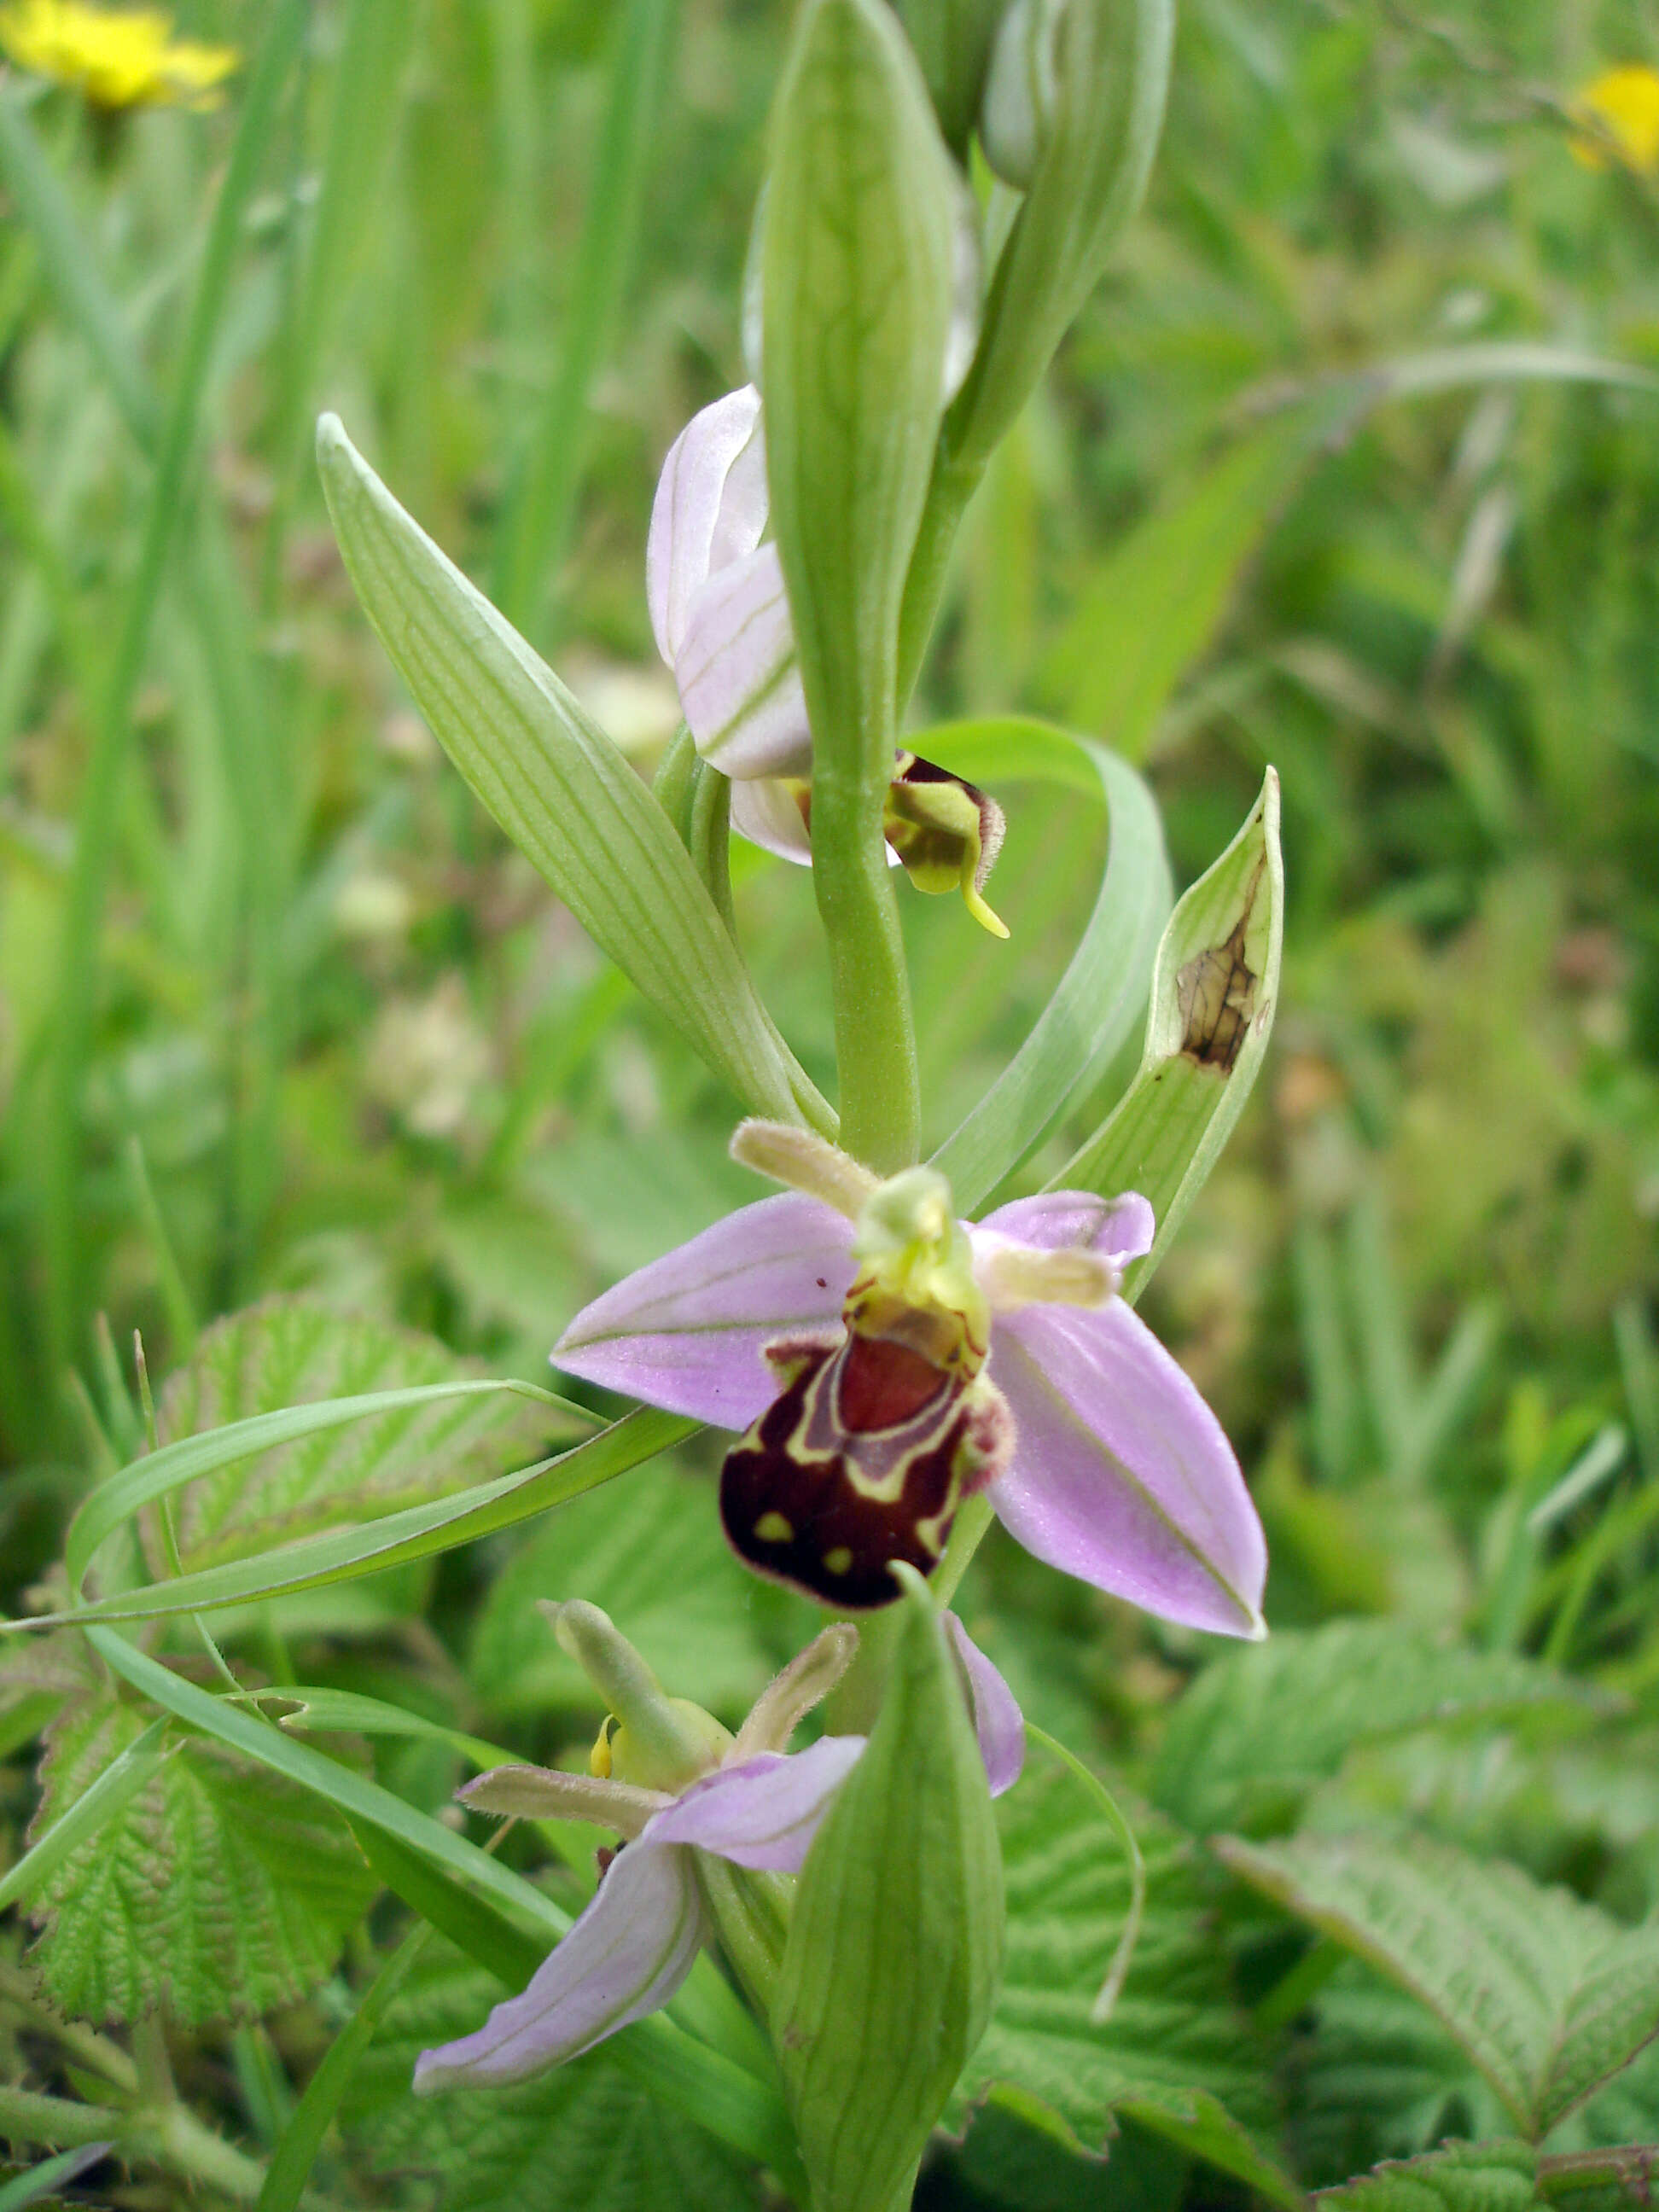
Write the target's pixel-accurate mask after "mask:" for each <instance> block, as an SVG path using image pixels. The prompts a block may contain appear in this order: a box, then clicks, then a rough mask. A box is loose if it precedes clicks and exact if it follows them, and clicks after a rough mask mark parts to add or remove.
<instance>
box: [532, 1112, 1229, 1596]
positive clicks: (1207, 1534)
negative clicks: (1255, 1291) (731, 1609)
mask: <svg viewBox="0 0 1659 2212" xmlns="http://www.w3.org/2000/svg"><path fill="white" fill-rule="evenodd" d="M732 1152H733V1155H734V1156H735V1157H736V1158H738V1159H740V1160H742V1161H744V1163H745V1164H748V1165H750V1166H752V1167H755V1168H757V1169H759V1170H761V1171H762V1172H763V1173H765V1174H768V1175H769V1176H772V1177H773V1178H774V1179H775V1181H778V1182H784V1183H787V1184H788V1185H790V1186H791V1188H789V1189H788V1190H787V1192H786V1193H785V1194H783V1195H781V1196H778V1197H774V1198H769V1199H763V1200H760V1201H759V1202H758V1203H757V1204H756V1205H753V1206H744V1207H743V1208H742V1209H741V1210H740V1211H738V1212H736V1213H733V1214H731V1215H729V1216H728V1217H727V1218H726V1219H725V1220H724V1221H720V1222H718V1223H716V1224H715V1225H714V1227H713V1228H712V1229H708V1230H706V1231H703V1233H702V1235H701V1236H699V1237H693V1238H692V1240H691V1241H690V1243H688V1244H684V1245H682V1246H681V1247H680V1249H678V1251H675V1252H671V1253H668V1254H667V1255H665V1256H664V1257H663V1258H662V1259H660V1260H657V1261H653V1262H652V1264H651V1265H650V1266H648V1267H642V1268H641V1269H640V1270H639V1271H638V1272H637V1273H635V1274H632V1275H630V1276H629V1277H628V1278H627V1279H625V1280H624V1281H623V1282H621V1283H619V1284H617V1286H616V1287H615V1288H614V1289H613V1290H611V1291H606V1292H605V1295H604V1296H603V1297H600V1298H599V1299H597V1300H596V1301H595V1302H594V1303H593V1304H592V1305H590V1306H588V1307H587V1308H586V1310H585V1311H584V1312H582V1313H580V1314H579V1315H578V1316H576V1318H575V1320H574V1321H573V1322H571V1324H570V1326H569V1328H568V1329H567V1330H566V1331H565V1333H564V1334H563V1336H562V1338H561V1339H560V1340H559V1342H558V1344H557V1345H556V1346H555V1347H554V1352H553V1359H554V1363H555V1364H556V1365H557V1366H559V1367H562V1368H563V1369H566V1370H568V1372H569V1373H571V1374H573V1375H577V1376H581V1377H582V1378H583V1379H585V1380H586V1381H587V1382H590V1383H600V1384H603V1385H605V1387H606V1388H608V1389H614V1390H617V1391H621V1392H623V1393H625V1394H626V1395H629V1396H630V1397H633V1398H637V1399H641V1400H642V1401H645V1402H646V1403H647V1404H650V1405H654V1406H661V1407H667V1408H668V1409H670V1410H671V1411H672V1412H674V1413H683V1414H686V1415H688V1416H690V1417H691V1418H693V1419H698V1420H703V1421H708V1422H711V1423H713V1424H714V1425H717V1426H719V1427H723V1428H726V1429H733V1430H740V1431H744V1434H743V1435H742V1437H741V1438H740V1441H739V1442H738V1443H737V1444H736V1445H735V1446H734V1447H733V1448H732V1450H731V1451H730V1452H728V1453H727V1455H726V1463H725V1467H724V1469H723V1472H722V1475H721V1481H720V1509H721V1516H722V1519H723V1521H724V1522H725V1526H726V1534H727V1536H728V1538H729V1539H730V1541H732V1545H733V1547H734V1548H735V1549H736V1550H737V1552H738V1554H739V1555H740V1556H741V1557H742V1558H743V1559H744V1560H746V1561H747V1562H748V1564H749V1565H750V1566H752V1567H754V1568H756V1569H757V1571H759V1572H761V1573H763V1574H766V1575H769V1576H771V1577H774V1578H775V1579H776V1580H779V1581H782V1582H786V1583H792V1584H793V1585H794V1586H795V1587H797V1588H799V1589H805V1590H806V1591H807V1592H808V1593H809V1594H810V1595H812V1596H814V1597H817V1598H818V1599H819V1600H820V1601H822V1602H823V1603H825V1604H827V1605H829V1606H832V1607H835V1608H836V1610H837V1611H855V1610H858V1609H860V1608H867V1607H876V1606H881V1605H886V1604H889V1603H890V1602H892V1601H893V1600H894V1599H895V1598H896V1596H897V1595H898V1589H897V1584H896V1582H895V1581H894V1579H893V1577H892V1576H891V1575H890V1573H889V1571H888V1563H889V1562H890V1561H891V1560H894V1559H902V1560H905V1561H908V1563H909V1564H910V1565H912V1566H914V1567H915V1568H916V1569H917V1570H918V1571H920V1572H921V1573H923V1574H927V1573H930V1572H931V1571H933V1568H934V1567H936V1566H937V1565H938V1564H939V1559H940V1558H941V1557H942V1556H943V1553H944V1547H945V1541H946V1539H947V1538H948V1536H949V1534H950V1529H951V1522H952V1520H953V1518H954V1516H955V1515H956V1512H957V1508H958V1507H959V1506H960V1504H961V1503H962V1500H963V1498H965V1497H968V1496H970V1495H971V1494H973V1493H974V1492H976V1491H983V1492H984V1493H985V1495H986V1497H987V1499H988V1501H989V1503H990V1504H991V1505H992V1506H993V1508H994V1510H995V1512H996V1514H997V1516H998V1517H999V1518H1000V1520H1001V1521H1002V1522H1003V1525H1004V1526H1005V1527H1006V1528H1007V1529H1008V1530H1009V1532H1010V1533H1011V1534H1012V1535H1013V1536H1014V1537H1015V1538H1016V1539H1017V1540H1018V1542H1020V1543H1021V1544H1023V1545H1024V1547H1025V1549H1026V1550H1027V1551H1029V1552H1031V1553H1034V1554H1035V1555H1036V1557H1037V1558H1038V1559H1043V1560H1046V1561H1047V1562H1048V1564H1049V1565H1052V1566H1056V1567H1059V1568H1060V1569H1062V1570H1063V1571H1065V1572H1066V1573H1067V1574H1070V1575H1074V1576H1076V1577H1079V1579H1080V1580H1081V1581H1084V1582H1086V1583H1092V1584H1093V1585H1094V1586H1095V1587H1096V1588H1097V1589H1103V1590H1107V1591H1109V1592H1110V1593H1111V1594H1112V1595H1115V1596H1117V1597H1121V1598H1127V1600H1129V1601H1130V1602H1132V1603H1133V1604H1135V1605H1139V1606H1141V1607H1145V1608H1146V1611H1148V1612H1149V1613H1158V1614H1160V1615H1162V1616H1163V1617H1164V1619H1165V1620H1172V1621H1177V1622H1182V1623H1184V1624H1186V1625H1188V1626H1193V1627H1197V1628H1203V1629H1209V1630H1212V1631H1213V1632H1218V1633H1220V1634H1223V1635H1231V1636H1243V1637H1250V1638H1256V1637H1260V1636H1261V1635H1263V1634H1265V1632H1266V1631H1265V1629H1264V1627H1263V1625H1262V1620H1261V1590H1262V1584H1263V1582H1264V1580H1265V1577H1266V1571H1267V1553H1266V1547H1265V1544H1264V1542H1263V1540H1262V1534H1261V1523H1260V1522H1259V1521H1258V1520H1257V1517H1256V1514H1255V1507H1254V1505H1253V1504H1251V1501H1250V1497H1249V1491H1248V1490H1247V1489H1246V1487H1245V1485H1244V1480H1243V1475H1242V1474H1241V1473H1240V1471H1239V1466H1238V1462H1237V1459H1236V1458H1235V1457H1234V1455H1233V1452H1232V1449H1231V1445H1230V1444H1229V1443H1228V1442H1227V1439H1226V1437H1225V1435H1224V1433H1223V1431H1222V1429H1221V1425H1220V1424H1219V1423H1218V1421H1217V1419H1216V1418H1215V1415H1214V1414H1213V1413H1212V1412H1211V1410H1210V1408H1209V1407H1208V1406H1206V1403H1205V1402H1204V1400H1203V1399H1202V1398H1201V1397H1200V1395H1199V1393H1198V1391H1197V1390H1196V1389H1194V1386H1193V1384H1192V1383H1190V1382H1189V1381H1188V1378H1187V1376H1185V1375H1184V1374H1183V1373H1182V1370H1181V1368H1180V1367H1179V1366H1178V1365H1177V1364H1176V1362H1175V1360H1174V1359H1172V1358H1170V1354H1169V1353H1168V1352H1166V1351H1165V1350H1164V1346H1162V1345H1161V1344H1160V1343H1159V1342H1158V1340H1157V1338H1156V1337H1155V1336H1154V1335H1153V1334H1152V1331H1151V1330H1150V1329H1149V1328H1147V1327H1146V1324H1145V1322H1142V1321H1140V1320H1139V1318H1138V1316H1136V1315H1135V1314H1134V1313H1133V1311H1132V1310H1131V1309H1130V1308H1129V1307H1128V1306H1127V1304H1125V1303H1124V1301H1123V1299H1122V1298H1121V1297H1120V1296H1119V1295H1118V1291H1119V1286H1120V1284H1121V1274H1122V1270H1123V1269H1124V1267H1127V1265H1128V1263H1129V1262H1130V1261H1132V1260H1133V1259H1136V1258H1138V1257H1139V1255H1141V1254H1142V1253H1144V1252H1146V1251H1147V1250H1149V1249H1151V1246H1152V1231H1153V1221H1152V1208H1151V1206H1149V1205H1148V1204H1147V1203H1146V1200H1145V1199H1143V1198H1140V1197H1138V1196H1136V1195H1134V1194H1133V1193H1131V1194H1126V1195H1124V1196H1122V1197H1121V1198H1116V1199H1101V1198H1097V1197H1095V1196H1093V1195H1091V1194H1089V1193H1086V1192H1079V1191H1051V1192H1048V1193H1046V1194H1043V1195H1042V1196H1040V1197H1036V1198H1029V1199H1020V1200H1015V1201H1014V1203H1013V1204H1012V1205H1009V1206H1002V1207H1000V1209H999V1210H998V1211H997V1212H994V1213H993V1214H991V1215H989V1216H988V1217H987V1218H986V1219H985V1220H984V1221H982V1222H980V1223H978V1224H977V1225H975V1224H971V1223H964V1222H960V1221H958V1220H957V1218H956V1216H955V1213H954V1212H953V1209H952V1207H951V1196H950V1190H949V1187H948V1185H947V1184H946V1183H945V1179H944V1178H943V1176H940V1175H939V1174H938V1173H937V1172H936V1171H935V1170H933V1169H931V1168H911V1169H908V1170H905V1171H904V1173H902V1175H899V1176H894V1177H892V1178H891V1179H890V1181H888V1182H878V1180H877V1178H876V1177H875V1176H873V1175H872V1174H871V1173H870V1172H869V1171H868V1170H866V1169H865V1168H863V1167H861V1166H860V1164H858V1163H857V1162H856V1161H854V1160H852V1159H850V1158H848V1156H847V1155H846V1154H844V1153H842V1152H838V1151H836V1148H835V1147H834V1146H830V1145H829V1144H827V1143H825V1142H824V1140H823V1139H821V1138H818V1137H815V1136H812V1135H811V1134H809V1133H806V1132H805V1131H802V1130H799V1129H791V1128H785V1127H779V1126H777V1125H775V1124H772V1123H769V1122H760V1121H750V1122H745V1123H744V1125H743V1127H741V1128H740V1129H739V1130H738V1133H737V1136H736V1137H735V1138H734V1139H733V1141H732Z"/></svg>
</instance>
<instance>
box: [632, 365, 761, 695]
mask: <svg viewBox="0 0 1659 2212" xmlns="http://www.w3.org/2000/svg"><path fill="white" fill-rule="evenodd" d="M759 426H760V394H759V393H758V392H757V391H756V390H755V387H754V386H753V385H752V384H746V385H744V387H743V389H742V391H740V392H727V393H726V397H725V398H723V399H717V400H716V401H715V402H714V405H713V406H712V407H705V408H704V409H703V410H702V413H701V414H700V415H694V416H692V418H691V420H690V422H688V423H687V424H686V426H685V428H684V429H683V430H682V431H681V432H680V435H679V436H678V438H676V439H675V441H674V442H673V444H672V445H671V447H669V449H668V458H667V459H666V460H665V462H664V463H663V467H662V475H661V477H659V480H658V483H657V496H656V499H655V501H654V502H653V505H652V508H651V532H650V536H649V538H647V541H646V549H645V595H646V599H647V602H648V603H649V605H650V609H651V627H652V629H653V630H654V631H655V633H656V638H657V650H658V652H659V653H661V655H662V657H663V659H665V661H666V662H667V663H668V665H669V666H670V667H672V666H673V665H674V660H675V657H676V655H677V654H678V652H679V649H680V644H681V641H682V640H683V639H684V635H685V630H686V625H687V623H688V622H689V621H690V612H691V602H692V600H693V599H695V598H696V594H697V592H699V591H701V590H702V586H703V585H704V584H705V583H707V582H708V578H709V576H710V575H711V574H713V573H714V570H715V569H717V568H725V567H726V566H727V565H728V564H729V563H730V562H732V561H736V560H739V559H741V558H742V556H744V554H746V553H752V552H753V550H755V548H756V546H757V545H758V544H759V543H760V538H761V532H763V530H764V529H765V527H766V453H765V447H764V446H763V443H762V441H761V435H760V427H759Z"/></svg>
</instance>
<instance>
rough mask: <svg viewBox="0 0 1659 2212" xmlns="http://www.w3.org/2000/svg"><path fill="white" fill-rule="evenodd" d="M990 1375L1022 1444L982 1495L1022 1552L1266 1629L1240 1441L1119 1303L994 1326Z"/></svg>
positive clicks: (1219, 1618)
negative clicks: (1236, 1451) (1237, 1448)
mask: <svg viewBox="0 0 1659 2212" xmlns="http://www.w3.org/2000/svg"><path fill="white" fill-rule="evenodd" d="M1005 1210H1007V1209H1005ZM990 1372H991V1376H992V1378H993V1380H994V1382H995V1383H997V1385H998V1387H999V1388H1000V1389H1001V1391H1002V1392H1003V1395H1005V1397H1006V1399H1007V1401H1008V1404H1009V1406H1010V1407H1011V1408H1012V1413H1013V1416H1014V1420H1015V1424H1016V1426H1017V1429H1018V1443H1017V1444H1016V1445H1015V1448H1014V1456H1013V1462H1012V1465H1011V1466H1010V1467H1009V1468H1008V1470H1007V1472H1006V1474H1002V1475H1000V1476H999V1477H998V1478H997V1480H995V1481H994V1483H992V1485H991V1486H990V1488H989V1489H988V1491H987V1493H986V1494H987V1497H988V1498H990V1500H991V1503H992V1504H993V1505H994V1507H995V1508H996V1510H997V1513H998V1516H999V1517H1000V1519H1001V1521H1002V1522H1003V1523H1004V1525H1005V1526H1006V1528H1007V1529H1008V1531H1009V1533H1010V1534H1012V1536H1013V1537H1014V1538H1015V1539H1016V1540H1017V1541H1018V1542H1019V1543H1021V1544H1023V1545H1024V1547H1025V1549H1026V1550H1027V1551H1028V1552H1030V1553H1035V1555H1036V1557H1037V1558H1038V1559H1046V1560H1047V1561H1048V1564H1049V1565H1051V1566H1056V1567H1059V1568H1061V1569H1062V1570H1063V1571H1065V1572H1066V1574H1069V1575H1076V1576H1077V1577H1079V1580H1081V1581H1083V1582H1086V1583H1093V1584H1094V1585H1095V1587H1096V1588H1097V1589H1103V1590H1109V1591H1110V1592H1111V1593H1112V1594H1113V1595H1115V1596H1117V1597H1123V1598H1127V1599H1128V1600H1129V1601H1131V1602H1132V1603H1133V1604H1135V1605H1139V1606H1143V1607H1145V1608H1146V1611H1147V1612H1148V1613H1161V1614H1162V1615H1163V1616H1164V1619H1166V1620H1177V1621H1182V1622H1185V1623H1186V1624H1187V1625H1188V1626H1191V1627H1194V1628H1207V1629H1212V1630H1213V1631H1215V1632H1217V1633H1218V1634H1221V1635H1225V1636H1249V1637H1256V1636H1261V1635H1262V1634H1264V1633H1265V1630H1264V1629H1263V1627H1262V1623H1261V1612H1260V1604H1261V1586H1262V1583H1263V1581H1264V1579H1265V1578H1266V1575H1267V1547H1266V1545H1265V1544H1264V1542H1263V1541H1262V1534H1261V1522H1259V1521H1258V1520H1257V1518H1256V1514H1255V1506H1254V1505H1253V1504H1251V1502H1250V1494H1249V1491H1248V1490H1247V1489H1246V1488H1245V1486H1244V1478H1243V1475H1242V1474H1240V1472H1239V1468H1238V1462H1237V1460H1236V1459H1235V1458H1234V1456H1233V1452H1232V1447H1231V1444H1229V1443H1228V1442H1227V1439H1226V1437H1225V1436H1224V1435H1223V1433H1222V1430H1221V1425H1220V1424H1219V1422H1218V1420H1217V1419H1216V1418H1215V1415H1214V1414H1213V1413H1212V1412H1211V1411H1210V1409H1209V1407H1207V1406H1206V1404H1205V1402H1204V1401H1203V1399H1202V1398H1200V1395H1199V1394H1198V1392H1197V1391H1196V1390H1195V1389H1194V1387H1193V1385H1192V1384H1191V1383H1189V1382H1188V1379H1187V1377H1186V1376H1185V1375H1183V1374H1182V1371H1181V1369H1180V1368H1179V1367H1178V1366H1177V1365H1176V1363H1175V1361H1174V1360H1173V1359H1172V1358H1170V1355H1169V1353H1168V1352H1165V1350H1164V1347H1163V1346H1162V1345H1161V1344H1160V1343H1159V1342H1158V1339H1157V1338H1156V1337H1155V1336H1154V1335H1153V1334H1152V1332H1151V1330H1150V1329H1149V1328H1147V1327H1146V1324H1145V1323H1144V1322H1141V1321H1139V1320H1138V1319H1137V1318H1136V1316H1135V1315H1134V1314H1133V1312H1132V1311H1131V1310H1130V1309H1129V1308H1128V1307H1127V1306H1126V1305H1125V1304H1123V1302H1122V1300H1121V1298H1114V1299H1113V1300H1112V1302H1111V1303H1110V1304H1109V1305H1106V1306H1103V1307H1100V1308H1098V1309H1097V1310H1093V1311H1089V1310H1084V1309H1081V1308H1078V1307H1069V1306H1028V1307H1026V1308H1025V1309H1024V1311H1022V1312H1020V1313H1018V1314H1015V1315H1013V1316H1010V1317H1009V1318H1007V1319H1006V1320H1000V1321H999V1322H998V1323H997V1325H996V1328H995V1330H994V1334H993V1337H992V1344H991V1366H990Z"/></svg>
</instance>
